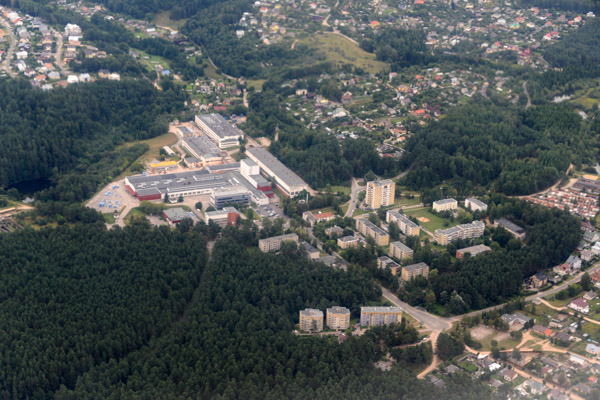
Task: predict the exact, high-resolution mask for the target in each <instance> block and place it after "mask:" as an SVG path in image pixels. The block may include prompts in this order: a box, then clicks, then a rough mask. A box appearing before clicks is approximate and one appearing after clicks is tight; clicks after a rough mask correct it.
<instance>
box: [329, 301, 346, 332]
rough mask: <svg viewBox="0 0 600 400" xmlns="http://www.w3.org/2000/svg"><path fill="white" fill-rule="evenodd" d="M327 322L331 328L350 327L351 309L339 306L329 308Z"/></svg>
mask: <svg viewBox="0 0 600 400" xmlns="http://www.w3.org/2000/svg"><path fill="white" fill-rule="evenodd" d="M326 324H327V327H328V328H329V329H348V328H349V327H350V310H348V309H347V308H346V307H338V306H335V307H331V308H328V309H327V319H326Z"/></svg>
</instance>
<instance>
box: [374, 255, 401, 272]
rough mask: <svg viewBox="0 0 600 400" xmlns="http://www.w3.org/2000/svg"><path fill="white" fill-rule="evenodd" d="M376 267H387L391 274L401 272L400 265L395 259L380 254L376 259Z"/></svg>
mask: <svg viewBox="0 0 600 400" xmlns="http://www.w3.org/2000/svg"><path fill="white" fill-rule="evenodd" d="M377 267H379V268H381V269H385V268H389V269H390V271H391V272H392V275H394V276H396V275H398V273H399V272H401V269H402V267H401V266H400V264H398V263H397V262H396V261H394V260H392V259H391V258H389V257H388V256H381V257H379V258H378V259H377Z"/></svg>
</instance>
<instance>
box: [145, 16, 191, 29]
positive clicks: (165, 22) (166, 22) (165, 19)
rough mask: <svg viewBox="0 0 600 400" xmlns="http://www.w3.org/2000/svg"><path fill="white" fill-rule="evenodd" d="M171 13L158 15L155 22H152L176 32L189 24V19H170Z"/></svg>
mask: <svg viewBox="0 0 600 400" xmlns="http://www.w3.org/2000/svg"><path fill="white" fill-rule="evenodd" d="M170 14H171V12H170V11H163V12H161V13H159V14H156V17H155V18H154V21H152V22H153V23H154V24H155V25H158V26H165V27H167V28H171V29H174V30H178V29H179V28H181V27H182V26H183V25H185V23H186V22H187V19H180V20H174V19H171V18H170Z"/></svg>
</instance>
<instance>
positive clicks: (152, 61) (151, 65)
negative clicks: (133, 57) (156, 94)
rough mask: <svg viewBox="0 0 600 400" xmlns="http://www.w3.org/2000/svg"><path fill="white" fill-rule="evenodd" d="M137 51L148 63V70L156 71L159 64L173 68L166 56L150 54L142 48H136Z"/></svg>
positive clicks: (166, 67)
mask: <svg viewBox="0 0 600 400" xmlns="http://www.w3.org/2000/svg"><path fill="white" fill-rule="evenodd" d="M135 51H136V52H137V53H138V54H139V55H140V58H139V60H140V62H142V63H143V64H145V65H146V68H147V69H148V71H154V69H155V67H156V66H157V65H160V66H161V67H163V69H171V68H170V67H169V62H168V61H167V60H166V59H165V58H162V57H158V56H153V55H150V54H148V53H146V52H145V51H142V50H140V49H135ZM146 57H147V58H146Z"/></svg>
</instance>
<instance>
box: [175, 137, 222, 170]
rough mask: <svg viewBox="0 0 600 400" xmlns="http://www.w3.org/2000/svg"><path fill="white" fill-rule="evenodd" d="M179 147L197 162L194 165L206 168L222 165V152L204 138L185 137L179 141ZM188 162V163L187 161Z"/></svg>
mask: <svg viewBox="0 0 600 400" xmlns="http://www.w3.org/2000/svg"><path fill="white" fill-rule="evenodd" d="M181 147H183V148H184V149H185V150H187V152H188V153H190V155H192V156H193V157H194V158H195V159H196V160H197V161H196V165H197V166H200V165H199V164H201V165H202V166H203V167H207V166H209V165H217V164H222V163H223V157H224V154H225V153H224V152H222V151H221V150H219V148H218V147H217V146H216V145H215V144H214V143H213V142H212V141H211V140H210V139H209V138H208V137H206V136H191V137H185V138H183V140H182V141H181ZM188 162H189V161H188Z"/></svg>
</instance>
